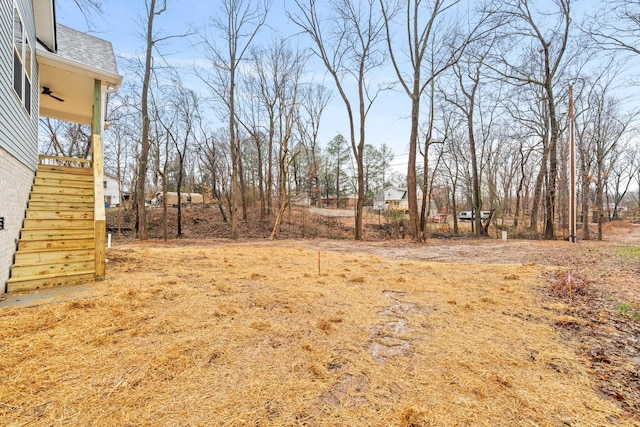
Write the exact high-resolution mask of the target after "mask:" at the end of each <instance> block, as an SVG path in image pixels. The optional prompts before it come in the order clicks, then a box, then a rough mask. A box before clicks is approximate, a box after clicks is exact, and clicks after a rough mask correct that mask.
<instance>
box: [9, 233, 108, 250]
mask: <svg viewBox="0 0 640 427" xmlns="http://www.w3.org/2000/svg"><path fill="white" fill-rule="evenodd" d="M94 247H95V242H94V237H93V235H92V236H91V238H81V239H65V240H59V239H58V240H48V239H42V240H22V239H20V241H18V253H20V252H39V251H43V250H59V251H65V250H69V249H94Z"/></svg>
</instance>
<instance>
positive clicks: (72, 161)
mask: <svg viewBox="0 0 640 427" xmlns="http://www.w3.org/2000/svg"><path fill="white" fill-rule="evenodd" d="M38 162H39V163H40V164H41V165H51V166H69V167H72V168H88V169H90V168H91V167H92V164H91V159H79V158H76V157H60V156H46V155H44V154H41V155H39V156H38Z"/></svg>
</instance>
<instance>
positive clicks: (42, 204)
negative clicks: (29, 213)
mask: <svg viewBox="0 0 640 427" xmlns="http://www.w3.org/2000/svg"><path fill="white" fill-rule="evenodd" d="M31 209H35V210H46V209H52V210H64V211H77V212H89V211H91V212H93V202H91V203H87V202H83V203H74V202H69V201H57V202H52V201H46V200H29V210H31Z"/></svg>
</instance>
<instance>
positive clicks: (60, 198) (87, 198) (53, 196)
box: [30, 192, 93, 204]
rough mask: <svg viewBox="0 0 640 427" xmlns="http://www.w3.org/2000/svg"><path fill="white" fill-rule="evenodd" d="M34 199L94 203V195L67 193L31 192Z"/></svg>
mask: <svg viewBox="0 0 640 427" xmlns="http://www.w3.org/2000/svg"><path fill="white" fill-rule="evenodd" d="M30 200H32V201H45V202H68V203H91V204H93V195H85V196H82V195H75V196H72V195H66V194H40V193H33V192H32V193H31V199H30Z"/></svg>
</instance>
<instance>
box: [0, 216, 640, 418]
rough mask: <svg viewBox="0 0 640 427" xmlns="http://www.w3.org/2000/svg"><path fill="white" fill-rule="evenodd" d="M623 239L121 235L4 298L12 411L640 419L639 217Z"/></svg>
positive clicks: (6, 388) (4, 354)
mask: <svg viewBox="0 0 640 427" xmlns="http://www.w3.org/2000/svg"><path fill="white" fill-rule="evenodd" d="M614 232H615V233H617V234H615V233H614ZM611 234H615V235H616V236H618V237H619V239H618V240H615V241H610V242H601V243H597V242H581V243H579V244H578V245H575V246H572V245H570V244H569V243H566V242H530V241H516V240H509V241H506V242H503V241H498V240H488V239H487V240H480V241H477V240H459V241H430V242H429V243H427V245H415V244H412V243H409V242H408V241H402V240H391V241H382V242H353V241H344V240H285V241H277V242H267V241H258V240H255V241H240V242H229V241H227V240H189V239H183V240H175V241H172V242H169V243H166V244H165V243H163V242H157V241H156V242H143V243H140V242H129V243H120V242H116V244H115V247H114V248H113V249H110V250H108V252H107V258H108V264H107V271H108V280H106V281H104V282H97V283H95V284H92V285H87V286H86V288H85V289H84V291H83V292H81V293H75V294H67V295H63V296H60V297H57V298H56V299H52V300H39V301H38V302H37V303H34V304H31V305H27V306H17V307H7V306H4V307H2V306H0V424H1V425H9V426H22V425H34V426H52V425H53V426H63V425H64V426H68V425H82V426H84V425H96V426H113V425H118V426H139V425H158V426H177V425H180V426H213V425H228V426H241V425H251V426H290V425H307V426H346V425H349V426H369V425H370V426H454V425H457V426H563V425H564V426H605V425H622V426H633V425H638V423H640V416H639V411H640V406H639V405H640V382H639V380H640V379H639V378H638V376H637V373H636V372H637V371H638V370H639V369H640V367H639V366H640V348H639V347H640V345H639V343H638V324H639V322H640V321H639V320H638V319H636V318H635V317H634V316H635V313H636V312H635V311H634V310H636V309H637V307H638V303H640V293H639V290H640V279H639V278H638V277H639V274H640V268H639V266H640V261H638V259H639V258H637V257H636V252H637V251H636V249H637V244H638V242H639V241H640V229H639V227H634V226H630V225H629V226H625V227H624V228H621V229H620V230H612V233H611ZM634 242H635V243H634ZM633 245H636V246H633ZM634 248H635V249H634ZM569 271H571V272H572V290H571V295H570V296H569V290H568V286H567V281H566V277H567V274H568V272H569ZM622 304H626V305H625V306H624V307H627V306H628V307H629V309H628V310H623V309H621V307H623V305H622ZM638 315H639V317H640V312H638ZM634 375H635V377H634Z"/></svg>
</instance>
